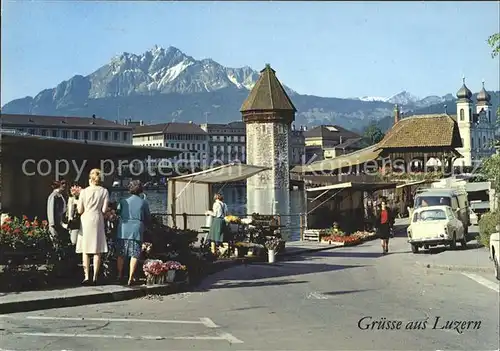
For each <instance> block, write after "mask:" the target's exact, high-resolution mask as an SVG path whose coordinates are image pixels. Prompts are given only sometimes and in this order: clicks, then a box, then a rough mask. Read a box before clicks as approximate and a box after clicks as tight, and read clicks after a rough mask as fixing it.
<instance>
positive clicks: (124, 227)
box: [116, 180, 151, 285]
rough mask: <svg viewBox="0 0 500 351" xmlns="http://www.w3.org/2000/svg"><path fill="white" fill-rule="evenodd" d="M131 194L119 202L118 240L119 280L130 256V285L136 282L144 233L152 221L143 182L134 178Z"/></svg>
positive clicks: (130, 189) (130, 186)
mask: <svg viewBox="0 0 500 351" xmlns="http://www.w3.org/2000/svg"><path fill="white" fill-rule="evenodd" d="M128 189H129V192H130V196H129V197H128V198H126V199H122V200H120V202H119V203H118V208H117V212H118V216H119V218H120V220H119V222H118V234H117V241H116V249H117V254H118V258H117V268H118V280H119V281H121V280H122V279H123V266H124V263H125V258H126V257H127V258H130V268H129V277H128V285H132V284H133V283H134V273H135V270H136V269H137V260H138V259H139V257H140V255H141V251H142V242H143V234H144V230H145V229H146V226H147V225H149V223H151V213H150V212H149V205H148V202H147V201H146V200H145V199H144V198H143V197H142V196H141V195H142V194H143V192H144V189H143V187H142V183H141V182H140V181H139V180H133V181H131V182H130V184H129V186H128Z"/></svg>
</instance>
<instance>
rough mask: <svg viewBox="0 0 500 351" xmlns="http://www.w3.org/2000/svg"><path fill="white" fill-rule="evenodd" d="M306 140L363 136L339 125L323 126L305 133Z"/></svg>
mask: <svg viewBox="0 0 500 351" xmlns="http://www.w3.org/2000/svg"><path fill="white" fill-rule="evenodd" d="M304 136H305V137H306V138H323V139H327V140H338V139H340V137H342V139H346V140H347V139H353V138H361V135H359V134H356V133H354V132H351V131H350V130H348V129H345V128H343V127H341V126H338V125H322V126H317V127H314V128H312V129H309V130H307V131H304Z"/></svg>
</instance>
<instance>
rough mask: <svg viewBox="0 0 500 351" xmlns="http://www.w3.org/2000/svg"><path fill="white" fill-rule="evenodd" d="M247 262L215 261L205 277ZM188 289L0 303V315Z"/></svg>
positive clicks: (153, 288) (184, 285)
mask: <svg viewBox="0 0 500 351" xmlns="http://www.w3.org/2000/svg"><path fill="white" fill-rule="evenodd" d="M248 261H250V260H248V259H244V258H242V259H237V260H224V261H216V262H214V263H212V264H211V265H210V266H209V267H207V270H206V271H205V276H208V275H211V274H214V273H217V272H220V271H223V270H225V269H228V268H230V267H233V266H237V265H240V264H245V263H249V262H248ZM188 288H189V285H188V283H185V282H182V283H173V284H165V285H160V286H138V287H134V288H124V290H120V291H113V292H105V291H102V292H95V293H90V294H87V295H75V296H62V297H49V298H46V299H43V298H42V299H32V300H20V301H12V302H5V303H2V302H0V315H2V314H10V313H20V312H32V311H39V310H48V309H53V308H64V307H76V306H84V305H93V304H100V303H110V302H117V301H126V300H132V299H136V298H139V297H144V296H147V295H171V294H176V293H180V292H184V291H187V289H188Z"/></svg>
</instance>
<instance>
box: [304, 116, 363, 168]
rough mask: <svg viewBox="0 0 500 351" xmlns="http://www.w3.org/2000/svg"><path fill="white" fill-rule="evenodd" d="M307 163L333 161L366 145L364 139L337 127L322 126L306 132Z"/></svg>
mask: <svg viewBox="0 0 500 351" xmlns="http://www.w3.org/2000/svg"><path fill="white" fill-rule="evenodd" d="M304 143H305V158H306V162H315V161H321V160H325V159H332V158H335V157H338V156H340V155H345V154H348V153H351V152H354V151H357V150H361V149H362V148H363V147H365V146H366V145H365V144H364V143H363V138H362V137H361V136H360V135H359V134H356V133H354V132H351V131H350V130H347V129H345V128H342V127H340V126H337V125H321V126H317V127H314V128H312V129H309V130H306V131H304Z"/></svg>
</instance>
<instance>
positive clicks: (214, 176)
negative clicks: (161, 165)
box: [169, 163, 268, 184]
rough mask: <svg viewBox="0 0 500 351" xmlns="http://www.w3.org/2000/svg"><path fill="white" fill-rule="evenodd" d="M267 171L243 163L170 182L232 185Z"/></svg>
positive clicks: (208, 170) (180, 177)
mask: <svg viewBox="0 0 500 351" xmlns="http://www.w3.org/2000/svg"><path fill="white" fill-rule="evenodd" d="M265 170H268V168H266V167H258V166H252V165H245V164H241V163H239V164H235V163H230V164H227V165H223V166H219V167H214V168H210V169H207V170H204V171H201V172H196V173H191V174H187V175H182V176H178V177H173V178H170V179H169V180H173V181H183V182H194V183H204V184H221V183H231V182H237V181H240V180H245V179H248V178H250V177H252V176H254V175H256V174H258V173H260V172H262V171H265Z"/></svg>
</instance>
